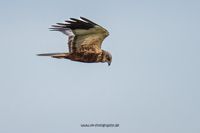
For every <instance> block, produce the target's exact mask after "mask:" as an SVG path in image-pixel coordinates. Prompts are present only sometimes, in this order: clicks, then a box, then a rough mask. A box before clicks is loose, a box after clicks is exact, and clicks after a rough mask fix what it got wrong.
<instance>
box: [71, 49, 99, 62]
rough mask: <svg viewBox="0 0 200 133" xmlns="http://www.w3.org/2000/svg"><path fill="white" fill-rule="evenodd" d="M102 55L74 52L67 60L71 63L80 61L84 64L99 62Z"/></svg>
mask: <svg viewBox="0 0 200 133" xmlns="http://www.w3.org/2000/svg"><path fill="white" fill-rule="evenodd" d="M101 55H102V53H94V52H76V53H72V54H71V55H70V56H69V59H71V60H73V61H80V62H86V63H92V62H100V59H101Z"/></svg>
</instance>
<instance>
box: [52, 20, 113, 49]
mask: <svg viewBox="0 0 200 133" xmlns="http://www.w3.org/2000/svg"><path fill="white" fill-rule="evenodd" d="M80 18H81V19H75V18H70V19H71V20H67V21H65V22H66V23H57V25H52V28H50V29H51V30H53V31H60V32H62V33H64V34H66V35H67V36H69V40H68V45H69V52H75V51H76V52H77V51H78V52H81V51H91V52H98V51H101V44H102V42H103V40H104V39H105V37H107V36H108V35H109V32H108V31H107V30H106V29H104V28H103V27H101V26H100V25H98V24H96V23H94V22H92V21H91V20H88V19H86V18H84V17H80Z"/></svg>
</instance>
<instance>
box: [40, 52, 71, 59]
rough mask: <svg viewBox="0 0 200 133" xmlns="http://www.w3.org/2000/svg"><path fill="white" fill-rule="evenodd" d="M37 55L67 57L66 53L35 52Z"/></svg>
mask: <svg viewBox="0 0 200 133" xmlns="http://www.w3.org/2000/svg"><path fill="white" fill-rule="evenodd" d="M37 55H38V56H51V57H53V58H67V57H68V55H69V54H68V53H44V54H37Z"/></svg>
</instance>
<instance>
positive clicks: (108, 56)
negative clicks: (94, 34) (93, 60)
mask: <svg viewBox="0 0 200 133" xmlns="http://www.w3.org/2000/svg"><path fill="white" fill-rule="evenodd" d="M103 62H107V63H108V66H110V65H111V62H112V55H111V54H110V53H109V52H107V51H103Z"/></svg>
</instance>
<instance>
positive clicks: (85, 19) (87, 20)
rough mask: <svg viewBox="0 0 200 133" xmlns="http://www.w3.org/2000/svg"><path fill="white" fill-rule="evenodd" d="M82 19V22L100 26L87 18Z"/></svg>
mask: <svg viewBox="0 0 200 133" xmlns="http://www.w3.org/2000/svg"><path fill="white" fill-rule="evenodd" d="M80 18H81V19H82V20H84V21H86V22H89V23H91V24H93V25H98V24H96V23H94V22H93V21H91V20H89V19H87V18H85V17H80Z"/></svg>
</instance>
